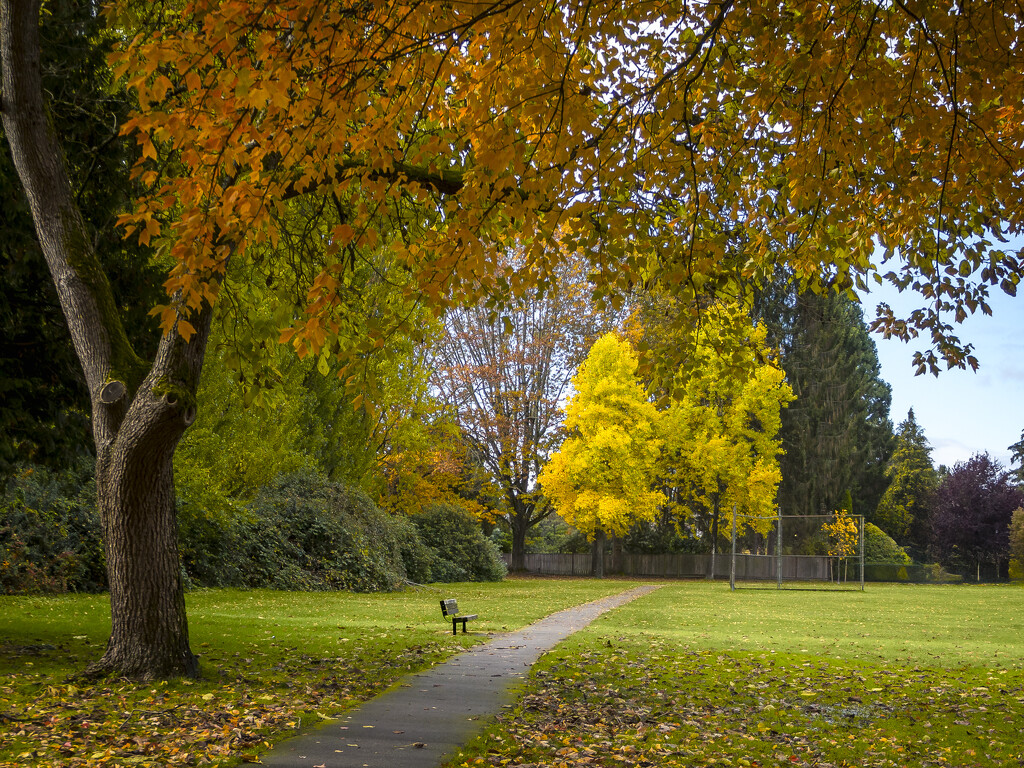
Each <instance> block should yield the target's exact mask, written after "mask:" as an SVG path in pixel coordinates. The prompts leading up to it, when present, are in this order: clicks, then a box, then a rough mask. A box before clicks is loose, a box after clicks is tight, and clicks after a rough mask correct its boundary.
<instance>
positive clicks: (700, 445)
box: [659, 306, 793, 574]
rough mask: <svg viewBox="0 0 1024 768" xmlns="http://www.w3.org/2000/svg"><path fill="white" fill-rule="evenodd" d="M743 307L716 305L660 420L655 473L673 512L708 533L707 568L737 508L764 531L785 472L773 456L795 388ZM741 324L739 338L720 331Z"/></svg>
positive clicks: (748, 524)
mask: <svg viewBox="0 0 1024 768" xmlns="http://www.w3.org/2000/svg"><path fill="white" fill-rule="evenodd" d="M746 317H747V313H746V312H745V310H744V309H743V308H742V307H741V306H731V307H717V308H714V309H713V311H709V312H708V313H707V320H706V322H705V325H704V327H703V328H702V331H701V333H700V334H698V336H697V343H696V345H695V346H694V347H693V348H692V349H691V352H690V359H689V361H688V362H687V363H686V365H685V366H684V367H683V368H682V369H680V371H679V372H678V373H677V379H676V382H675V392H674V395H675V396H674V398H673V400H672V401H671V403H670V405H669V407H668V410H667V411H666V412H665V414H664V418H663V419H662V422H661V434H662V436H663V439H664V447H663V453H662V457H661V460H660V463H659V478H660V481H661V482H662V483H663V485H664V486H665V487H666V488H667V489H668V495H669V496H670V497H671V498H672V499H673V500H674V501H675V507H676V509H677V510H678V513H679V514H680V515H681V516H682V517H683V518H684V519H689V520H690V522H691V523H696V525H695V527H696V528H697V529H698V530H699V531H700V532H701V535H702V536H707V537H708V538H709V540H710V545H711V553H712V561H711V562H712V565H711V568H712V571H711V573H712V574H713V573H714V556H715V554H717V549H718V541H719V536H720V531H721V526H722V524H726V525H728V524H729V523H730V522H731V521H732V516H733V514H734V513H735V514H736V515H738V516H740V515H742V519H743V522H742V523H741V522H739V517H738V518H737V524H738V528H739V530H740V531H741V532H742V530H743V529H744V528H745V527H747V528H750V529H751V530H753V531H755V532H757V533H761V534H765V533H766V532H767V531H768V530H769V529H770V528H771V526H772V521H773V519H774V517H775V514H776V508H775V494H776V490H777V488H778V485H779V482H780V481H781V479H782V475H781V473H780V470H779V461H778V457H779V454H780V453H781V450H782V449H781V441H780V439H779V437H778V432H779V428H780V427H781V424H782V422H781V411H782V408H784V407H785V406H786V405H787V404H788V403H789V402H790V401H791V400H792V399H793V393H792V390H791V389H790V387H789V385H788V384H787V383H786V382H785V374H784V373H783V372H782V369H781V368H780V367H779V366H778V365H777V364H776V362H775V361H774V360H773V359H772V356H771V352H770V350H768V349H767V347H766V345H765V329H764V328H763V327H760V326H758V327H753V326H751V325H750V324H749V321H747V320H746V319H745V318H746ZM738 325H745V326H746V339H745V343H744V344H743V345H739V346H736V345H734V344H731V343H730V344H729V347H730V348H731V354H729V355H723V354H722V344H723V343H724V341H723V339H722V338H721V335H722V333H723V332H725V333H726V334H727V335H729V336H732V335H733V334H734V332H735V329H736V327H737V326H738Z"/></svg>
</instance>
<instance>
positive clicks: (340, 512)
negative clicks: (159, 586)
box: [0, 462, 505, 594]
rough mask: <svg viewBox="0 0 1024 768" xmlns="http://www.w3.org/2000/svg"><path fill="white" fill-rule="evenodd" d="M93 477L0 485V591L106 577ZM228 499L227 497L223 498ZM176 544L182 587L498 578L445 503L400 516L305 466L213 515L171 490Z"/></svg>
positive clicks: (60, 475) (475, 536) (31, 475)
mask: <svg viewBox="0 0 1024 768" xmlns="http://www.w3.org/2000/svg"><path fill="white" fill-rule="evenodd" d="M95 495H96V491H95V483H94V482H93V480H92V468H91V465H90V464H89V463H87V462H84V463H83V464H82V465H81V466H77V467H75V468H73V469H71V470H67V471H62V472H53V471H51V470H47V469H45V468H40V467H35V468H20V469H19V471H18V472H17V474H15V475H12V476H10V477H9V478H8V479H7V482H6V485H5V487H4V489H3V493H2V495H0V592H3V593H8V594H11V593H31V592H66V591H90V592H96V591H101V590H103V589H105V588H106V573H105V568H104V557H103V547H102V543H101V535H100V521H99V516H98V515H97V513H96V503H95ZM229 509H230V507H229ZM178 523H179V547H180V550H181V559H182V569H183V571H184V576H185V580H186V583H187V584H189V585H191V586H211V587H215V586H235V587H253V588H255V587H270V588H275V589H295V590H330V589H344V590H352V591H357V592H373V591H383V590H393V589H397V588H399V587H401V586H402V585H403V584H404V583H405V582H406V581H407V580H409V581H413V582H417V583H426V582H431V581H468V580H472V581H482V580H489V579H500V578H502V577H503V576H504V573H505V568H504V564H503V563H502V561H501V557H500V555H499V553H498V551H497V549H496V547H495V546H494V545H493V544H492V543H491V542H490V541H489V540H488V539H487V538H486V537H484V535H483V533H482V532H481V530H480V526H479V524H478V523H477V522H476V521H475V520H474V519H473V518H472V517H470V516H469V515H468V514H467V513H466V512H464V511H463V510H461V509H460V508H458V507H455V506H439V507H432V508H430V509H428V510H427V511H426V512H425V513H424V514H422V515H417V516H416V518H415V521H413V519H411V518H407V517H402V516H396V515H389V514H387V513H385V512H382V511H381V510H380V509H378V508H377V506H376V505H375V504H374V503H373V501H372V500H371V499H370V498H369V497H368V496H366V494H364V493H362V492H361V491H358V490H354V489H351V488H348V487H346V486H345V485H343V484H340V483H332V482H329V481H327V480H326V479H325V478H324V477H323V476H322V475H319V474H317V473H315V472H308V471H307V472H300V473H294V474H289V475H285V476H282V477H280V478H278V479H277V480H276V481H274V482H273V483H271V484H270V485H269V486H267V487H265V488H263V489H262V490H261V491H260V492H259V493H258V495H257V497H256V498H255V499H254V500H253V501H252V502H251V503H249V504H247V505H245V506H236V507H234V508H233V510H232V511H230V512H229V513H225V511H224V510H223V509H222V510H219V511H218V512H217V513H216V514H214V513H212V512H210V511H209V510H207V509H204V508H203V506H202V505H201V504H198V503H196V502H194V501H191V500H189V499H179V504H178Z"/></svg>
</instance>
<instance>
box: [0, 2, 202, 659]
mask: <svg viewBox="0 0 1024 768" xmlns="http://www.w3.org/2000/svg"><path fill="white" fill-rule="evenodd" d="M40 5H41V3H40V0H0V64H2V71H3V90H2V94H3V103H2V107H0V116H2V118H3V126H4V131H5V133H6V135H7V140H8V143H9V144H10V148H11V156H12V158H13V159H14V164H15V167H16V168H17V171H18V176H19V177H20V179H21V182H22V185H23V187H24V189H25V193H26V196H27V198H28V201H29V205H30V207H31V210H32V217H33V221H34V223H35V229H36V234H37V236H38V238H39V243H40V245H41V247H42V251H43V254H44V256H45V257H46V262H47V265H48V266H49V269H50V274H51V277H52V279H53V282H54V285H55V287H56V289H57V295H58V297H59V299H60V303H61V307H62V309H63V311H64V316H65V318H66V319H67V321H68V328H69V330H70V332H71V338H72V341H73V343H74V346H75V352H76V354H77V355H78V359H79V361H80V362H81V364H82V370H83V372H84V373H85V380H86V384H87V386H88V387H89V393H90V398H91V401H92V429H93V439H94V441H95V443H96V455H97V461H96V489H97V501H98V504H99V509H100V514H101V517H102V523H103V532H104V547H105V549H106V555H107V572H108V577H109V582H110V604H111V624H112V630H111V637H110V642H109V643H108V645H107V649H106V653H105V654H104V656H103V658H102V659H100V660H99V661H98V662H97V663H96V664H94V665H92V667H91V668H90V669H91V671H92V672H96V673H108V672H109V673H116V674H120V675H125V676H128V677H132V678H137V679H154V678H165V677H171V676H176V675H194V674H196V671H197V665H196V657H195V656H194V655H193V654H192V652H191V651H190V650H189V643H188V625H187V621H186V617H185V600H184V593H183V590H182V583H181V571H180V565H179V562H178V550H177V525H176V522H175V511H174V484H173V476H172V469H171V460H172V457H173V455H174V449H175V447H176V446H177V444H178V441H179V440H180V439H181V436H182V434H183V433H184V431H185V429H186V428H187V427H188V425H189V424H191V423H192V421H193V420H194V419H195V416H196V410H195V393H196V390H197V388H198V384H199V372H200V370H201V368H202V360H203V353H204V352H205V349H206V341H207V338H208V335H209V327H210V319H211V317H212V308H210V307H209V306H204V308H203V309H202V311H200V312H198V313H196V314H195V315H194V316H191V317H189V321H190V322H191V324H192V326H193V327H194V328H196V329H197V332H196V333H195V334H194V335H193V336H192V338H191V339H190V340H189V341H188V342H186V341H185V340H184V339H182V338H181V336H179V335H178V333H177V331H176V330H171V331H170V332H168V333H167V334H165V335H164V336H163V338H162V339H161V341H160V346H159V350H158V352H157V356H156V360H155V361H154V362H153V363H152V365H149V364H147V363H146V362H145V361H143V360H141V359H140V358H139V357H138V356H137V355H136V354H135V352H134V351H133V350H132V348H131V345H130V344H129V342H128V337H127V334H126V333H125V330H124V326H123V324H122V322H121V318H120V314H119V312H118V308H117V304H116V301H115V299H114V295H113V292H112V290H111V288H110V283H109V281H108V279H107V276H106V274H105V273H104V271H103V266H102V264H100V262H99V259H98V258H97V256H96V253H95V251H94V249H93V246H92V244H91V238H90V233H89V231H88V229H87V228H86V226H85V224H84V222H83V219H82V215H81V212H80V211H79V209H78V206H77V203H76V202H75V197H74V194H73V193H72V188H71V182H70V179H69V178H68V174H67V165H66V163H65V161H64V155H63V152H62V150H61V147H60V144H59V142H58V139H57V136H56V134H55V132H54V128H53V126H52V124H51V122H50V120H49V118H48V115H47V111H46V106H45V104H44V102H43V95H42V93H43V92H42V81H41V72H40V51H39V31H38V24H39V11H40ZM40 278H41V279H42V276H40Z"/></svg>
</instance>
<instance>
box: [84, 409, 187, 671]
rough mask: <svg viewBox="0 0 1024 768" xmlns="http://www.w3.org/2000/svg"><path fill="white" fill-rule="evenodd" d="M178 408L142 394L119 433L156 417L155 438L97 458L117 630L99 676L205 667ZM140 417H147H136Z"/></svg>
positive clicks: (99, 664) (93, 668)
mask: <svg viewBox="0 0 1024 768" xmlns="http://www.w3.org/2000/svg"><path fill="white" fill-rule="evenodd" d="M146 400H148V401H150V402H148V403H146V402H144V401H146ZM140 401H141V402H140ZM174 406H175V404H174V403H168V402H167V401H166V399H164V398H154V397H152V396H151V395H149V394H147V393H140V395H139V396H138V397H137V398H136V402H135V403H134V404H133V407H132V409H131V410H130V412H129V418H126V420H125V421H124V422H123V423H122V425H121V430H120V433H121V434H120V435H119V437H125V436H127V435H129V434H131V433H132V432H133V430H134V429H137V428H138V427H139V426H140V424H139V423H138V422H139V421H141V422H142V423H146V422H149V429H148V430H147V431H148V433H149V434H148V435H147V438H146V439H145V440H142V441H139V442H133V441H122V440H118V441H117V442H116V443H115V447H114V448H113V449H108V450H105V451H102V452H101V454H100V455H99V456H98V458H97V461H96V489H97V495H98V502H99V508H100V515H101V518H102V521H103V543H104V548H105V552H106V557H107V579H108V581H109V584H110V618H111V634H110V640H109V642H108V644H107V648H106V652H105V653H104V654H103V658H101V659H100V660H99V661H97V662H96V663H94V664H93V665H91V666H90V668H89V671H90V672H91V673H95V674H105V673H108V672H111V673H117V674H122V675H126V676H128V677H131V678H135V679H157V678H166V677H176V676H180V675H186V676H190V677H193V676H195V675H196V674H198V671H199V668H198V660H197V658H196V656H195V655H194V654H193V653H192V651H191V649H190V647H189V640H188V621H187V618H186V614H185V594H184V586H183V584H182V580H181V564H180V559H179V555H178V524H177V518H176V513H175V493H174V475H173V467H172V459H173V456H174V448H175V446H176V445H177V443H178V439H179V438H180V436H181V433H182V432H183V427H182V424H181V421H182V417H181V416H179V415H178V413H177V410H176V408H175V407H174ZM135 414H138V416H139V417H142V418H141V419H139V418H138V417H136V418H134V419H133V418H132V416H134V415H135ZM185 418H186V419H190V418H191V414H188V413H186V416H185ZM125 443H127V445H126V444H125Z"/></svg>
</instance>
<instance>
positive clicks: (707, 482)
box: [539, 328, 793, 537]
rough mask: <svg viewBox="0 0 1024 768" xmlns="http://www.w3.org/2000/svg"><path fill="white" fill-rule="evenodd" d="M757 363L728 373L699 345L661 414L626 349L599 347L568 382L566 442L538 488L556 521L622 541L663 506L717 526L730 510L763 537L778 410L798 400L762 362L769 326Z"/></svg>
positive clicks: (608, 341)
mask: <svg viewBox="0 0 1024 768" xmlns="http://www.w3.org/2000/svg"><path fill="white" fill-rule="evenodd" d="M747 342H748V343H747V345H746V349H747V350H748V354H749V355H750V356H751V360H750V361H749V362H750V363H751V365H749V366H746V367H742V368H736V367H732V368H727V366H728V365H730V363H729V362H727V361H726V360H725V359H724V358H722V357H721V356H720V355H718V354H717V352H716V350H715V349H714V348H713V347H712V346H711V345H709V344H698V345H697V348H696V350H695V353H694V354H693V355H692V356H691V358H690V362H689V363H688V364H687V370H686V371H684V372H682V375H681V377H680V378H681V379H682V382H683V383H682V384H681V386H680V388H678V389H677V392H676V398H675V399H674V400H673V401H672V402H671V404H670V405H669V407H668V408H667V409H665V410H660V411H659V410H658V409H657V408H656V406H655V404H654V403H653V402H652V398H651V397H650V395H649V393H648V391H647V390H646V389H645V387H644V386H643V385H642V384H641V383H640V381H639V380H638V378H637V357H636V353H635V352H634V351H633V348H632V346H631V345H630V343H629V342H628V341H626V340H624V339H622V338H620V337H618V336H617V335H615V334H608V335H606V336H604V337H603V338H601V339H599V340H598V341H597V342H596V343H595V344H594V346H593V348H592V349H591V352H590V355H589V356H588V358H587V360H586V361H585V362H584V364H583V365H582V366H581V367H580V370H579V372H578V373H577V375H576V378H575V379H574V380H573V386H574V389H575V394H574V395H573V397H572V398H571V399H570V400H569V402H568V403H567V405H566V427H567V429H568V430H569V434H570V436H569V437H568V438H567V439H566V440H565V442H564V443H563V444H562V447H561V450H560V451H559V452H558V453H556V454H554V455H553V456H552V457H551V458H550V460H549V461H548V464H547V465H546V466H545V468H544V469H543V471H542V472H541V475H540V478H539V483H540V484H541V486H542V487H543V489H544V492H545V494H546V495H547V496H548V497H549V498H550V499H551V500H552V503H553V504H554V506H555V509H556V510H557V511H558V513H559V514H560V515H561V516H562V517H563V518H564V519H565V520H566V521H567V522H569V523H570V524H571V525H573V526H574V527H576V528H577V529H578V530H580V531H582V532H584V533H586V534H587V535H588V536H590V537H594V536H595V535H597V534H599V533H612V534H615V535H624V534H625V533H626V532H627V531H628V530H629V528H630V527H631V526H632V525H633V524H634V523H636V522H640V521H653V520H654V519H655V518H656V516H657V514H658V513H659V511H660V510H662V509H665V510H667V511H669V512H671V513H673V514H674V515H676V516H677V519H678V518H679V517H686V516H688V515H691V514H694V513H695V512H696V511H698V510H703V511H706V512H708V513H710V514H712V515H714V516H715V517H717V518H719V521H720V522H722V521H729V520H731V515H732V509H733V508H734V507H735V509H736V511H737V513H738V514H740V515H743V516H744V524H745V525H747V526H749V527H751V528H754V529H755V530H761V528H762V526H760V525H758V519H759V518H760V519H763V520H764V522H765V526H764V527H765V529H767V528H768V527H770V526H771V520H772V519H773V518H774V516H775V492H776V489H777V487H778V484H779V481H780V480H781V474H780V472H779V466H778V455H779V453H780V444H779V440H778V439H777V434H778V430H779V427H780V425H781V420H780V412H781V409H782V408H783V407H784V406H785V404H786V403H788V402H789V401H790V400H791V399H792V398H793V395H792V391H791V390H790V388H789V385H788V384H786V383H785V381H784V375H783V373H782V371H781V369H779V368H778V367H777V366H776V365H774V364H773V363H771V362H764V363H761V364H757V363H756V362H754V360H755V358H757V357H763V351H764V332H763V329H757V328H751V329H750V337H749V339H748V340H747Z"/></svg>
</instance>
